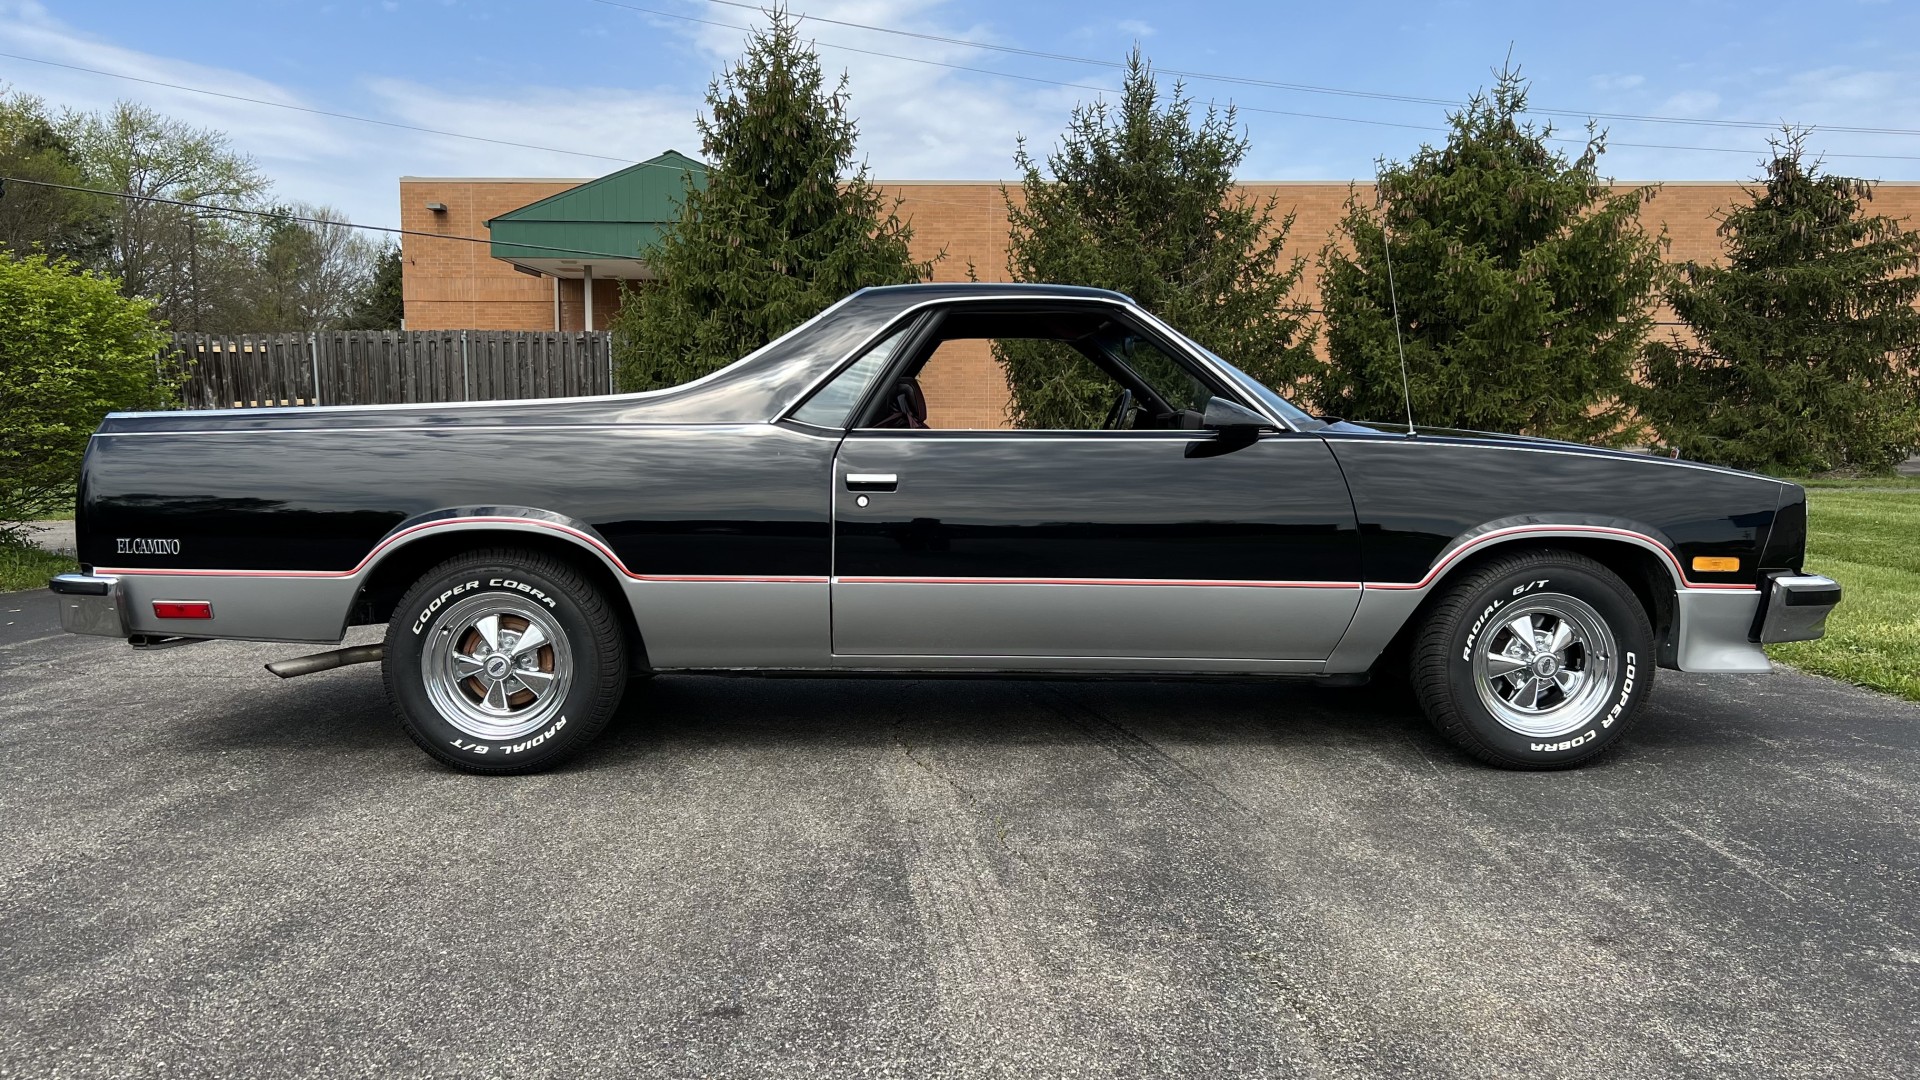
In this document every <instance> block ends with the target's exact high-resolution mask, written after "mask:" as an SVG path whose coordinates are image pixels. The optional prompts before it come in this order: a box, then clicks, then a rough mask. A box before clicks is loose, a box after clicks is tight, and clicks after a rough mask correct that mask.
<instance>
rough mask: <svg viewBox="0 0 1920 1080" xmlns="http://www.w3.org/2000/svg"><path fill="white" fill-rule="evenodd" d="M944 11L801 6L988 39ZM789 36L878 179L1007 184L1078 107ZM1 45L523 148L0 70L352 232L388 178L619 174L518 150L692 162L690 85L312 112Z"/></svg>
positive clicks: (4, 34) (18, 14) (98, 43)
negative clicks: (122, 114)
mask: <svg viewBox="0 0 1920 1080" xmlns="http://www.w3.org/2000/svg"><path fill="white" fill-rule="evenodd" d="M942 6H943V3H942V2H940V0H918V2H912V3H907V4H904V5H903V4H898V3H880V2H874V0H848V2H838V3H835V2H820V3H813V4H810V5H809V10H810V11H811V12H813V13H815V14H818V15H822V16H827V17H832V18H844V19H847V20H850V21H856V22H873V23H885V24H887V25H892V26H903V27H907V28H911V29H915V30H921V31H925V32H929V33H937V34H941V35H944V36H949V37H967V38H975V39H981V40H990V39H991V34H990V33H989V31H987V30H986V29H984V28H982V27H979V26H971V25H955V24H950V23H947V22H944V21H942V20H940V19H938V18H935V16H936V15H937V14H938V13H939V11H938V9H940V8H941V7H942ZM707 14H712V13H711V12H709V13H707ZM703 17H704V16H703ZM716 21H726V22H732V23H736V24H739V25H741V26H745V25H748V24H750V23H753V24H759V23H764V21H765V17H764V16H763V15H760V14H758V13H755V12H748V11H739V10H736V11H733V12H729V13H726V14H724V15H721V16H720V17H719V19H718V20H716ZM636 25H637V26H639V27H643V28H645V29H646V30H647V31H648V32H649V33H658V34H670V35H672V36H673V37H674V38H676V39H678V40H679V41H680V42H681V43H682V44H683V46H685V47H687V48H689V49H691V50H692V52H693V54H694V55H695V56H697V57H700V58H702V59H704V60H706V61H707V63H708V65H709V68H710V70H711V71H713V72H718V71H719V70H720V69H721V68H722V67H723V66H724V65H725V64H726V63H728V62H730V61H732V60H733V59H734V58H736V57H737V56H738V55H739V54H740V51H741V49H742V46H743V43H744V41H745V38H746V34H745V32H744V31H742V30H736V29H729V28H724V27H717V26H707V25H699V24H692V23H684V22H680V21H678V20H666V19H658V18H645V19H641V18H639V17H636ZM802 32H803V33H804V34H807V35H808V36H815V35H817V37H818V38H819V39H820V40H821V42H822V44H823V47H822V48H821V50H820V53H821V59H822V61H823V63H824V65H825V66H826V68H827V70H828V72H829V73H830V74H831V75H833V76H837V75H838V74H839V72H840V71H841V70H845V71H847V72H848V74H849V76H850V85H849V89H850V92H851V94H852V106H853V110H854V113H855V115H856V116H857V117H858V119H859V122H860V130H861V140H860V143H861V151H862V152H863V153H864V154H866V155H867V157H868V159H869V162H870V165H871V168H872V172H873V175H874V176H875V177H876V178H878V179H883V180H885V179H926V178H991V179H997V178H1000V177H1004V176H1007V175H1009V174H1010V173H1011V171H1012V152H1013V145H1014V133H1016V132H1020V131H1025V132H1028V133H1029V134H1032V135H1034V136H1035V141H1036V145H1037V146H1039V147H1044V146H1045V145H1046V144H1047V142H1049V141H1050V140H1051V138H1052V137H1053V135H1054V134H1055V133H1056V132H1058V131H1059V130H1060V128H1061V127H1062V126H1063V124H1064V122H1065V119H1066V115H1067V111H1068V109H1069V108H1071V106H1072V105H1073V103H1074V102H1075V101H1078V100H1082V99H1086V98H1090V97H1091V96H1092V94H1091V93H1090V92H1088V91H1084V90H1073V89H1067V88H1062V87H1057V86H1049V85H1044V84H1039V83H1033V84H1026V83H1020V82H1015V81H1008V80H1001V79H998V78H994V77H992V76H986V75H979V74H973V73H968V72H961V71H955V70H952V69H951V68H942V67H938V66H933V65H929V64H923V63H914V62H912V61H908V60H904V59H896V58H893V57H889V56H876V55H870V54H868V53H857V52H850V51H845V50H843V49H839V48H830V47H825V43H829V42H830V43H832V44H834V45H842V46H852V47H854V48H858V49H866V50H870V51H871V52H873V53H894V54H905V53H911V54H913V55H916V56H920V57H924V58H926V59H929V60H936V61H940V62H943V63H947V64H958V65H963V66H973V67H982V68H991V67H993V66H994V64H993V61H994V60H995V59H997V58H996V57H994V56H992V55H990V54H986V53H983V51H982V50H979V49H974V48H970V47H968V46H964V45H946V44H941V43H933V42H913V43H911V44H908V43H906V42H903V41H902V40H901V39H899V38H897V37H894V36H892V35H886V34H879V33H875V32H871V31H863V30H859V29H856V28H850V27H841V26H831V25H828V24H824V23H818V22H813V23H807V22H803V23H802ZM0 48H4V49H5V50H6V51H9V52H18V53H21V54H23V55H31V56H39V57H44V58H46V59H48V60H54V61H58V62H61V63H70V64H75V65H79V66H83V67H88V68H94V69H97V70H102V71H111V72H116V73H119V74H122V75H129V76H135V77H138V78H144V79H150V80H155V81H157V82H167V83H176V84H179V85H182V86H197V87H204V88H208V89H215V90H219V91H221V92H222V93H226V94H231V95H235V96H236V97H245V98H256V99H259V100H261V101H265V102H274V103H279V104H283V105H294V106H300V107H303V108H309V109H319V110H325V111H332V112H341V113H352V114H355V115H360V116H367V117H371V118H373V119H377V120H382V121H386V122H388V123H391V124H400V125H412V126H416V127H425V128H433V129H437V130H439V131H445V132H460V133H468V134H474V135H481V136H485V137H487V138H489V139H496V140H500V142H502V143H524V144H529V145H528V146H508V145H499V144H497V143H489V142H477V141H473V140H470V139H462V138H457V137H454V136H450V135H435V134H428V133H422V132H417V131H408V130H403V129H400V128H395V127H383V126H379V125H374V124H367V123H362V122H357V121H354V120H349V119H344V118H340V117H328V116H319V115H314V114H311V113H301V112H297V111H293V110H291V109H285V108H276V107H274V106H272V105H265V104H254V103H251V102H246V101H238V100H233V99H231V98H220V97H210V96H207V95H205V94H197V93H193V92H190V91H186V90H176V89H168V88H165V87H161V86H154V85H150V84H145V83H138V82H127V81H122V80H115V79H110V78H103V77H101V76H98V75H93V74H87V73H84V72H78V71H68V70H64V69H61V68H54V67H44V66H40V65H29V64H15V65H13V71H12V72H11V73H10V74H12V75H13V76H14V78H13V82H14V85H15V86H16V87H17V88H18V89H21V90H24V91H27V92H30V93H35V94H38V95H40V96H42V97H45V98H46V99H47V100H48V101H49V102H51V103H52V104H54V105H55V106H69V107H72V108H76V109H81V110H92V109H100V108H104V107H107V106H109V105H111V104H112V103H113V102H114V101H115V100H116V99H120V98H130V99H134V100H138V101H140V102H142V103H144V104H146V105H149V106H151V107H153V108H155V109H157V110H159V111H161V112H163V113H166V114H168V115H170V116H174V117H178V118H179V119H182V120H185V121H187V122H189V123H192V124H195V125H198V126H203V127H209V128H215V129H218V130H220V131H224V132H226V133H227V134H228V136H229V137H230V139H231V142H232V145H233V146H234V147H235V148H236V149H237V150H239V151H241V152H243V153H246V154H248V155H250V156H252V157H253V158H254V159H255V161H256V162H257V163H258V164H259V165H260V167H261V168H262V170H263V171H264V172H266V173H267V175H269V176H270V177H272V178H273V180H274V181H275V190H276V194H277V195H278V196H279V197H281V198H284V199H289V200H298V201H301V202H309V203H323V204H327V205H331V206H334V207H337V208H339V209H340V210H342V211H343V212H344V213H345V214H346V216H347V217H348V218H349V219H351V220H353V221H355V222H359V223H363V224H376V225H394V224H398V221H397V218H398V206H397V204H396V194H397V179H398V177H400V176H402V175H408V174H413V175H443V176H596V175H600V174H602V173H606V172H610V171H612V170H613V169H616V168H618V167H620V164H621V162H620V160H605V159H602V158H597V157H586V156H577V155H574V154H567V153H558V152H553V151H549V150H541V149H535V148H533V147H550V148H554V150H574V151H581V150H584V151H588V152H590V153H592V154H599V155H607V156H608V157H611V158H619V159H622V160H630V161H631V160H640V159H642V158H646V157H651V156H652V155H654V154H657V153H659V152H660V151H662V150H665V149H667V148H669V147H671V148H674V149H678V150H680V151H682V152H684V153H688V154H694V155H698V153H699V150H700V147H699V138H698V135H697V133H696V132H695V130H694V126H693V118H694V116H695V115H696V114H697V113H698V112H700V111H701V110H702V109H703V108H704V100H703V97H702V94H703V92H704V90H705V80H704V79H700V80H698V81H697V82H692V83H691V84H690V85H686V86H683V87H668V88H636V87H617V86H609V87H581V86H572V85H569V86H565V87H557V86H541V85H530V86H528V85H521V86H497V87H493V88H490V90H489V92H487V93H485V94H484V95H478V96H476V95H474V94H472V93H470V92H465V91H455V90H452V89H448V88H446V87H443V86H436V85H433V84H431V83H428V82H426V81H423V80H420V79H418V78H394V77H366V78H362V79H360V80H358V81H357V82H356V81H350V80H343V83H342V85H343V87H344V89H345V91H346V92H345V93H344V94H343V95H341V96H342V97H343V98H345V99H346V100H316V99H313V98H310V97H307V96H304V95H303V94H301V93H299V92H296V91H294V90H292V89H290V88H288V87H286V86H283V85H280V84H278V83H275V82H273V81H271V80H268V79H264V78H260V77H257V76H253V75H248V74H246V73H244V72H241V71H239V70H236V69H233V68H225V67H218V66H213V65H208V64H201V63H195V62H191V61H186V60H179V59H175V58H171V57H164V56H158V55H155V54H152V53H146V52H141V51H139V50H137V49H132V48H127V47H124V46H121V45H117V44H114V43H112V42H110V41H105V40H101V39H99V38H98V37H95V36H93V35H90V34H87V33H83V32H81V31H78V30H76V29H74V28H72V27H70V26H68V25H66V24H64V23H63V22H61V21H60V20H59V19H57V18H56V17H54V16H53V15H51V14H50V13H49V12H48V11H47V10H46V8H45V7H43V6H42V5H40V4H37V3H31V2H28V3H17V2H16V3H6V2H4V0H0ZM1080 81H1083V82H1089V83H1098V82H1101V81H1103V80H1097V79H1082V80H1080Z"/></svg>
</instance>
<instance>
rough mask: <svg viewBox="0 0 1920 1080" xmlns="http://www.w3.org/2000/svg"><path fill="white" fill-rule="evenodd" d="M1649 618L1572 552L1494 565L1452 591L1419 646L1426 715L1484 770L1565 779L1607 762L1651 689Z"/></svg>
mask: <svg viewBox="0 0 1920 1080" xmlns="http://www.w3.org/2000/svg"><path fill="white" fill-rule="evenodd" d="M1653 669H1654V663H1653V628H1652V627H1651V625H1649V623H1648V621H1647V613H1646V609H1645V608H1644V607H1642V606H1641V604H1640V601H1639V599H1638V598H1636V597H1635V596H1634V595H1633V591H1632V590H1631V589H1629V588H1628V587H1627V585H1626V583H1625V582H1623V581H1621V580H1620V578H1619V577H1618V576H1617V575H1615V574H1614V573H1613V571H1611V570H1608V569H1607V568H1606V567H1605V566H1602V565H1601V564H1600V563H1598V562H1595V561H1594V560H1592V559H1590V558H1587V557H1586V556H1584V555H1576V554H1574V553H1572V552H1567V551H1530V552H1522V553H1519V554H1515V555H1508V556H1505V557H1502V558H1498V559H1495V560H1493V561H1492V562H1489V563H1487V564H1485V565H1483V566H1480V567H1477V568H1475V569H1473V570H1471V571H1468V572H1467V573H1466V574H1465V575H1464V576H1462V577H1461V578H1459V579H1458V580H1456V581H1454V582H1451V583H1450V584H1449V585H1448V587H1447V590H1446V592H1445V593H1444V594H1443V595H1442V596H1441V598H1440V600H1439V602H1438V603H1437V604H1436V605H1435V606H1434V608H1433V609H1432V611H1431V612H1429V613H1428V615H1427V617H1426V620H1425V621H1424V623H1422V625H1421V627H1420V629H1419V631H1418V632H1417V635H1416V637H1415V640H1414V648H1413V664H1412V677H1413V686H1414V692H1415V695H1416V696H1417V697H1418V699H1419V701H1420V707H1421V709H1422V710H1423V711H1424V712H1425V713H1426V714H1427V718H1428V719H1429V720H1431V721H1432V722H1433V724H1434V726H1435V727H1437V728H1439V729H1440V732H1441V734H1443V735H1445V736H1446V737H1447V738H1448V739H1450V740H1452V742H1453V743H1454V744H1455V745H1457V746H1459V747H1460V748H1461V749H1462V750H1465V751H1466V752H1467V753H1469V754H1472V755H1473V756H1474V757H1477V758H1479V759H1480V760H1482V761H1485V762H1488V763H1489V764H1493V765H1499V766H1501V767H1503V768H1509V769H1564V768H1570V767H1572V766H1575V765H1580V764H1584V763H1586V762H1588V761H1591V760H1593V759H1594V758H1595V757H1598V756H1599V755H1600V754H1602V753H1604V752H1605V751H1606V750H1607V749H1608V748H1609V747H1611V746H1612V745H1613V744H1614V743H1616V742H1618V741H1619V740H1620V737H1621V736H1622V735H1624V734H1625V733H1626V731H1627V729H1628V728H1629V727H1630V726H1632V723H1633V720H1634V717H1635V715H1636V713H1637V712H1638V710H1639V705H1640V702H1641V701H1642V700H1644V699H1645V698H1646V696H1647V693H1648V692H1649V691H1651V690H1652V689H1653Z"/></svg>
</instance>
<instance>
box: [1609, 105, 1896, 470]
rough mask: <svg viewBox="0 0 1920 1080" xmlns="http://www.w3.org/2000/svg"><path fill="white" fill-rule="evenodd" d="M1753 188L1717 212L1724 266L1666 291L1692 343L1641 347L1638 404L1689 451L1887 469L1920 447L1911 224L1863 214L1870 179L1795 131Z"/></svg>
mask: <svg viewBox="0 0 1920 1080" xmlns="http://www.w3.org/2000/svg"><path fill="white" fill-rule="evenodd" d="M1761 184H1762V186H1761V187H1760V189H1759V190H1757V191H1750V192H1749V194H1750V195H1751V196H1752V199H1753V201H1752V202H1751V203H1749V204H1747V205H1744V206H1740V207H1737V208H1735V209H1733V210H1731V211H1730V212H1727V213H1725V214H1723V215H1722V217H1721V223H1720V235H1721V236H1722V237H1724V238H1725V240H1726V243H1727V261H1726V264H1725V265H1702V264H1699V263H1689V264H1687V265H1686V266H1685V267H1684V268H1683V270H1682V273H1681V276H1680V278H1679V279H1678V280H1677V281H1675V282H1674V283H1673V285H1672V287H1671V288H1670V289H1669V290H1668V293H1667V301H1668V303H1669V304H1671V305H1672V306H1673V310H1674V311H1675V313H1677V314H1678V315H1679V316H1680V318H1681V319H1682V320H1683V321H1684V322H1685V323H1686V324H1687V326H1688V327H1689V328H1691V330H1692V340H1687V339H1686V338H1683V337H1682V336H1681V335H1679V334H1674V335H1673V336H1672V338H1671V340H1667V341H1653V342H1650V343H1648V346H1647V351H1646V366H1645V371H1644V382H1645V386H1646V390H1645V392H1644V393H1643V394H1642V395H1640V400H1639V405H1640V410H1641V413H1642V415H1644V416H1645V417H1646V418H1647V419H1648V421H1649V422H1651V424H1652V425H1653V428H1654V430H1655V432H1656V433H1657V434H1658V436H1659V438H1660V440H1661V442H1662V443H1663V444H1664V445H1665V446H1667V447H1671V448H1672V449H1675V450H1677V451H1679V452H1680V453H1681V454H1683V455H1685V456H1687V457H1692V458H1698V459H1701V460H1704V461H1713V462H1718V463H1721V464H1725V465H1732V466H1736V467H1739V468H1745V469H1760V470H1766V471H1772V472H1784V473H1791V474H1795V475H1801V474H1808V473H1817V472H1827V471H1834V470H1846V471H1852V472H1865V473H1880V472H1886V471H1888V470H1889V469H1891V468H1892V467H1893V466H1894V465H1896V464H1898V463H1899V462H1901V461H1903V460H1905V459H1906V457H1907V456H1908V455H1909V454H1911V453H1913V452H1914V450H1915V449H1916V448H1920V312H1916V311H1915V309H1914V301H1915V299H1916V298H1920V275H1917V274H1916V271H1920V234H1916V233H1915V232H1913V231H1911V230H1908V229H1903V228H1901V225H1900V222H1898V221H1896V220H1894V219H1893V218H1889V217H1884V216H1870V215H1868V214H1867V213H1866V204H1867V203H1868V202H1869V201H1871V200H1872V198H1873V185H1872V184H1871V183H1869V182H1868V181H1865V180H1858V179H1854V178H1852V177H1846V176H1832V175H1826V174H1823V173H1822V172H1821V171H1820V164H1819V162H1818V161H1808V160H1807V159H1806V144H1805V133H1804V132H1797V131H1790V132H1788V134H1787V136H1786V138H1785V139H1784V140H1779V141H1776V142H1775V143H1774V153H1773V158H1772V160H1771V161H1769V162H1768V163H1767V169H1766V177H1765V179H1764V180H1763V181H1762V182H1761Z"/></svg>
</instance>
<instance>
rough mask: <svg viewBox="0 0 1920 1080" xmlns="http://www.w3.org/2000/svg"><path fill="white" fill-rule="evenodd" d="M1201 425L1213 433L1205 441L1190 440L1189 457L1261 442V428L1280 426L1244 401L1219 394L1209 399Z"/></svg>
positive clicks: (1267, 429) (1267, 428)
mask: <svg viewBox="0 0 1920 1080" xmlns="http://www.w3.org/2000/svg"><path fill="white" fill-rule="evenodd" d="M1200 426H1201V427H1203V428H1207V429H1208V430H1211V431H1212V432H1213V433H1214V437H1213V438H1212V439H1209V440H1206V441H1205V442H1192V443H1188V444H1187V456H1188V457H1216V456H1218V455H1220V454H1230V453H1232V452H1233V451H1235V450H1239V449H1241V448H1242V447H1246V446H1252V445H1253V444H1254V443H1255V442H1258V441H1259V439H1260V433H1261V432H1262V431H1276V430H1278V429H1277V428H1275V427H1274V423H1273V421H1271V420H1269V419H1267V418H1266V417H1264V416H1261V415H1260V414H1259V413H1257V412H1254V411H1253V410H1252V409H1249V408H1247V407H1246V406H1245V405H1241V404H1239V403H1238V402H1234V401H1229V400H1227V399H1226V398H1223V397H1219V396H1218V395H1216V396H1214V397H1211V398H1208V399H1207V409H1206V411H1205V412H1204V413H1202V414H1201V415H1200Z"/></svg>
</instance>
